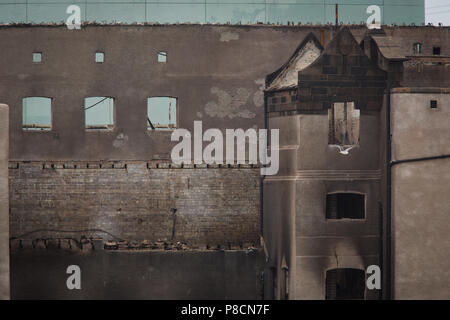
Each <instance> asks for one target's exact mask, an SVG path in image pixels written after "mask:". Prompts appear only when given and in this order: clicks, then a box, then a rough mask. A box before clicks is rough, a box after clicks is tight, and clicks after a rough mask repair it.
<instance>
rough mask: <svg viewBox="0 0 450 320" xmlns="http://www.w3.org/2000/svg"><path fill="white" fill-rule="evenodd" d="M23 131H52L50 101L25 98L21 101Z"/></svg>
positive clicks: (42, 98)
mask: <svg viewBox="0 0 450 320" xmlns="http://www.w3.org/2000/svg"><path fill="white" fill-rule="evenodd" d="M22 128H23V130H35V131H48V130H51V129H52V99H51V98H46V97H27V98H23V100H22Z"/></svg>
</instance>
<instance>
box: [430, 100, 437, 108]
mask: <svg viewBox="0 0 450 320" xmlns="http://www.w3.org/2000/svg"><path fill="white" fill-rule="evenodd" d="M437 107H438V105H437V100H430V108H431V109H437Z"/></svg>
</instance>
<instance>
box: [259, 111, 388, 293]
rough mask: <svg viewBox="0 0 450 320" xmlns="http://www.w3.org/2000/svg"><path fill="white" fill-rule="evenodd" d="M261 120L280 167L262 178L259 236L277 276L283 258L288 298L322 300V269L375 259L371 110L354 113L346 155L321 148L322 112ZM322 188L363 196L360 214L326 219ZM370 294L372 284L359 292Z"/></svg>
mask: <svg viewBox="0 0 450 320" xmlns="http://www.w3.org/2000/svg"><path fill="white" fill-rule="evenodd" d="M269 123H270V127H271V128H280V148H281V151H280V166H281V168H282V170H280V173H279V175H277V176H274V177H266V179H265V180H264V194H265V199H264V230H265V232H264V234H265V237H266V238H267V239H265V240H266V242H268V243H270V245H269V256H270V259H271V260H270V261H271V264H270V265H271V266H272V265H273V266H275V267H276V266H278V279H281V277H282V276H283V275H282V272H281V269H280V266H281V262H282V259H283V256H284V257H285V259H286V261H287V264H288V267H289V272H290V279H289V280H290V298H291V299H324V298H325V273H326V270H328V269H332V268H337V267H339V268H340V267H343V268H345V267H351V268H359V269H366V268H367V267H368V266H369V265H372V264H378V258H379V257H378V253H379V250H378V244H379V212H378V200H379V199H380V182H379V180H380V178H381V175H380V170H379V158H378V154H379V129H378V128H379V116H378V115H376V114H374V115H363V116H362V118H361V129H362V130H361V141H360V147H357V148H355V149H353V150H351V151H350V155H347V156H345V155H341V154H339V153H338V151H337V150H336V149H335V148H332V147H329V146H328V116H326V115H297V116H291V117H272V118H270V122H269ZM275 190H277V192H275ZM330 192H358V193H363V194H365V195H366V218H365V219H364V220H357V221H350V220H345V219H344V220H336V221H332V220H327V219H326V218H325V204H326V194H327V193H330ZM279 281H281V280H279ZM277 290H278V291H279V290H280V286H278V288H277ZM278 294H279V295H281V294H282V293H281V292H278ZM378 295H379V292H378V291H376V290H375V291H369V290H367V291H366V298H367V299H377V298H378Z"/></svg>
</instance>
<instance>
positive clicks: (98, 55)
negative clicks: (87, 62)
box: [95, 52, 105, 63]
mask: <svg viewBox="0 0 450 320" xmlns="http://www.w3.org/2000/svg"><path fill="white" fill-rule="evenodd" d="M95 62H96V63H103V62H105V53H104V52H96V53H95Z"/></svg>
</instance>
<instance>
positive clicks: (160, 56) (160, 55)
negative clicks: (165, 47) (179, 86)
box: [158, 51, 167, 63]
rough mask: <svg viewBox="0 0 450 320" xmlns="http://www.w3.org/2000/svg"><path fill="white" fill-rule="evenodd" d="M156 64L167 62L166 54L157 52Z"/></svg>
mask: <svg viewBox="0 0 450 320" xmlns="http://www.w3.org/2000/svg"><path fill="white" fill-rule="evenodd" d="M158 62H161V63H166V62H167V52H164V51H160V52H158Z"/></svg>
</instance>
